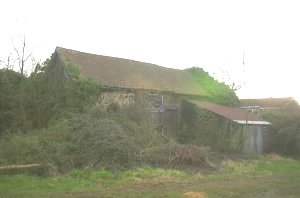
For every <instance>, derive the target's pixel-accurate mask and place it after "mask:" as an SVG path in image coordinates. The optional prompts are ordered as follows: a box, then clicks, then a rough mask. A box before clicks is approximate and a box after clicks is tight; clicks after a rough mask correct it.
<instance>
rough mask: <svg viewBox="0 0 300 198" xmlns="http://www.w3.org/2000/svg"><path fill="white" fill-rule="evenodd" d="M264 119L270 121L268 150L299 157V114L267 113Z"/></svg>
mask: <svg viewBox="0 0 300 198" xmlns="http://www.w3.org/2000/svg"><path fill="white" fill-rule="evenodd" d="M264 119H266V120H268V121H269V122H271V123H272V125H271V126H270V129H269V130H270V132H271V137H272V141H271V144H270V148H268V150H269V151H270V152H276V153H280V154H283V155H289V156H294V157H297V158H299V157H300V115H299V114H294V115H288V114H284V113H267V114H264Z"/></svg>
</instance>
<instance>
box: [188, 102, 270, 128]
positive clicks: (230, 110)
mask: <svg viewBox="0 0 300 198" xmlns="http://www.w3.org/2000/svg"><path fill="white" fill-rule="evenodd" d="M189 101H190V102H191V103H193V104H195V105H197V106H198V107H200V108H203V109H206V110H209V111H211V112H213V113H215V114H218V115H220V116H222V117H225V118H227V119H230V120H232V121H235V122H238V123H241V124H264V125H268V124H270V123H269V122H267V121H264V120H263V119H262V118H260V117H258V116H256V115H253V114H251V113H248V112H246V111H244V110H242V109H240V108H238V107H229V106H223V105H219V104H215V103H211V102H203V101H196V100H189Z"/></svg>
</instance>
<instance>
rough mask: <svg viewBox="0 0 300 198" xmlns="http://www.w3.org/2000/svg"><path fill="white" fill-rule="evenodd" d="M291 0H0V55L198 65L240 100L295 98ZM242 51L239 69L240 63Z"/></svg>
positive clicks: (296, 57) (298, 30)
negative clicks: (70, 54)
mask: <svg viewBox="0 0 300 198" xmlns="http://www.w3.org/2000/svg"><path fill="white" fill-rule="evenodd" d="M298 2H299V1H296V0H295V1H292V0H280V1H279V0H249V1H247V0H236V1H234V0H226V1H224V0H206V1H204V0H195V1H193V0H182V1H177V0H170V1H169V0H149V1H148V0H147V1H146V0H126V1H125V0H119V1H118V0H107V1H101V0H98V1H92V0H84V1H76V0H73V1H69V0H38V1H35V0H26V1H24V0H2V1H1V2H0V8H1V12H0V24H1V31H0V58H1V59H5V58H6V57H7V56H8V55H9V54H12V55H14V50H13V48H12V43H14V45H15V46H16V47H18V46H20V41H21V40H22V37H23V35H26V41H27V44H28V45H27V46H28V48H27V49H28V51H32V50H33V54H34V57H35V59H36V60H41V61H44V60H45V59H46V58H48V57H50V55H51V53H53V52H54V49H55V47H56V46H60V47H65V48H70V49H74V50H78V51H84V52H89V53H95V54H100V55H108V56H113V57H121V58H127V59H133V60H138V61H143V62H149V63H154V64H158V65H161V66H164V67H170V68H177V69H184V68H188V67H192V66H199V67H202V68H204V69H205V70H206V71H208V72H209V73H210V74H211V75H213V76H214V77H215V78H217V79H218V80H220V81H225V82H227V83H231V82H235V83H236V84H239V85H243V86H242V88H241V89H240V90H239V91H237V94H238V96H239V97H240V98H260V97H285V96H293V97H296V98H297V99H300V91H299V88H298V87H299V85H300V76H299V75H300V72H299V67H300V2H299V3H298ZM243 54H244V65H243Z"/></svg>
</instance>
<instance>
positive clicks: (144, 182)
mask: <svg viewBox="0 0 300 198" xmlns="http://www.w3.org/2000/svg"><path fill="white" fill-rule="evenodd" d="M187 192H202V193H204V194H205V195H206V196H207V197H272V198H273V197H300V161H297V160H292V159H286V158H280V157H260V158H259V159H257V160H248V161H238V162H237V161H230V160H227V161H224V162H223V163H222V165H221V167H220V170H219V171H216V172H212V173H207V174H200V173H195V172H193V173H191V172H185V171H178V170H165V169H159V168H150V167H144V168H137V169H133V170H128V171H122V172H113V173H112V172H109V171H106V170H104V169H100V170H91V169H88V168H87V169H84V170H77V169H75V170H72V171H71V172H69V173H67V174H64V175H60V176H58V177H38V176H33V175H26V174H20V175H7V176H1V177H0V197H70V198H71V197H172V198H173V197H185V195H184V194H185V193H187Z"/></svg>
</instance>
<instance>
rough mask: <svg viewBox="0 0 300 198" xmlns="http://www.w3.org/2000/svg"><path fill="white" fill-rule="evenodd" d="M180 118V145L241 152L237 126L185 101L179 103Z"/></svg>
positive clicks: (239, 130)
mask: <svg viewBox="0 0 300 198" xmlns="http://www.w3.org/2000/svg"><path fill="white" fill-rule="evenodd" d="M181 116H182V119H181V130H180V133H179V136H178V140H179V141H180V142H181V143H189V144H195V145H201V146H208V147H210V148H211V149H212V150H214V151H226V152H237V151H241V149H242V147H243V144H244V143H243V138H242V136H241V135H240V134H241V133H240V132H241V126H240V125H239V124H237V123H234V122H232V121H231V120H228V119H225V118H223V117H221V116H219V115H216V114H214V113H212V112H210V111H207V110H205V109H201V108H198V107H197V106H196V105H194V104H192V103H190V102H188V101H186V100H182V103H181Z"/></svg>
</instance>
